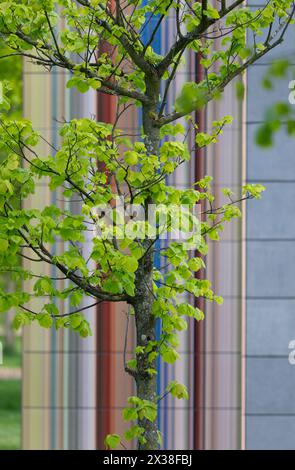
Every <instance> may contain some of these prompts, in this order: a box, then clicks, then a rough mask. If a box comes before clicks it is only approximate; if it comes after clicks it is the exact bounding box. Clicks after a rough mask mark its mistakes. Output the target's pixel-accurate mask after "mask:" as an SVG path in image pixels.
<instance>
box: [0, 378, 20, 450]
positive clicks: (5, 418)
mask: <svg viewBox="0 0 295 470" xmlns="http://www.w3.org/2000/svg"><path fill="white" fill-rule="evenodd" d="M20 448H21V381H20V380H0V450H17V449H20Z"/></svg>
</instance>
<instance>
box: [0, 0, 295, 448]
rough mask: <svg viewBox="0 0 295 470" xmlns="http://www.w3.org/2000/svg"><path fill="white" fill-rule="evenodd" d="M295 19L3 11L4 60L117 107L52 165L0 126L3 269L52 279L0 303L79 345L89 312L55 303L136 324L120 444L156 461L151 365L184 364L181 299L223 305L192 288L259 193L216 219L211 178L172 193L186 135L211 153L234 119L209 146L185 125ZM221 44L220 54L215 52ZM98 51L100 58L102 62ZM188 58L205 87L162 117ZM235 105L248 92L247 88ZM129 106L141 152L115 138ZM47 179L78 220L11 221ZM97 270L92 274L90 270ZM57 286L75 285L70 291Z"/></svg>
mask: <svg viewBox="0 0 295 470" xmlns="http://www.w3.org/2000/svg"><path fill="white" fill-rule="evenodd" d="M294 10H295V6H294V2H293V1H291V0H269V1H267V2H266V4H265V6H264V7H261V8H255V9H254V8H252V9H251V8H249V7H245V6H244V2H243V1H242V0H236V1H229V0H221V1H220V0H217V1H216V2H214V3H213V2H209V1H207V0H202V1H201V2H199V1H197V2H195V3H194V2H188V1H186V0H174V1H173V0H163V1H159V0H151V1H148V2H146V3H145V4H143V3H142V2H141V0H124V1H121V0H115V1H114V2H109V1H106V0H46V1H45V0H21V1H19V0H15V1H13V0H6V1H1V2H0V34H1V36H2V38H3V39H4V41H5V43H6V45H7V46H8V47H9V49H10V52H9V55H12V56H13V55H17V56H18V55H21V56H23V57H25V58H27V59H28V60H30V61H34V62H35V63H36V64H38V65H40V66H43V67H45V68H47V69H49V70H51V69H52V68H61V69H65V70H67V71H69V72H70V73H71V78H70V80H69V81H68V83H67V86H68V87H76V88H77V89H78V90H79V91H80V92H81V93H84V92H86V91H87V90H88V89H89V88H94V89H95V90H97V92H98V93H106V94H110V95H113V96H115V97H117V101H118V112H117V117H116V119H115V122H114V123H113V124H108V123H104V122H95V121H94V120H91V119H74V120H72V121H70V122H64V123H62V125H61V127H60V136H61V144H60V146H59V148H56V147H55V146H54V145H53V144H51V143H50V147H51V150H52V155H50V156H44V155H41V154H40V153H39V152H38V150H37V144H38V142H39V141H40V139H42V136H41V135H39V134H38V133H37V132H35V131H34V130H33V128H32V125H31V123H30V122H29V121H28V120H25V119H23V120H9V119H8V118H7V117H5V116H2V118H1V130H0V145H1V148H2V150H4V151H5V152H6V159H5V161H4V163H2V165H1V168H0V173H1V182H0V256H1V264H2V266H3V267H4V269H5V270H6V271H7V272H11V273H16V274H17V275H18V276H19V277H20V278H21V279H28V278H30V279H34V278H35V276H36V275H35V274H34V272H31V271H28V270H26V269H25V267H23V268H19V267H18V266H19V263H18V260H19V257H24V258H29V259H30V260H35V261H36V263H37V262H40V261H41V262H43V263H46V264H48V265H52V266H54V267H55V268H56V269H57V270H59V271H60V277H58V278H55V279H51V278H50V277H48V276H45V275H42V276H38V277H36V282H35V284H34V292H33V293H28V292H23V291H21V292H14V293H5V292H1V297H0V303H1V310H2V311H5V310H7V309H9V308H11V307H12V306H13V307H16V308H17V309H18V313H17V315H16V317H15V320H14V324H15V327H20V326H22V325H26V324H28V323H30V322H32V321H38V322H39V324H40V326H41V327H45V328H51V327H55V328H57V329H59V328H70V329H71V330H74V331H76V332H78V333H79V334H80V335H81V336H83V337H86V336H87V335H89V334H91V330H90V326H89V324H88V322H87V321H86V320H85V318H84V317H83V312H82V311H83V308H77V309H76V310H73V311H71V312H68V313H60V312H59V310H58V309H57V307H56V305H55V301H56V299H67V298H68V297H70V299H71V304H72V305H73V306H76V307H79V303H80V301H81V299H82V297H83V296H85V295H86V296H88V297H90V298H92V299H94V304H98V303H100V302H104V301H108V302H119V301H125V302H127V303H128V305H129V306H130V310H129V311H130V315H131V314H133V315H134V316H135V323H136V337H137V344H136V348H135V352H134V354H135V356H134V359H133V360H131V361H129V362H127V363H126V365H125V369H126V372H127V373H129V374H130V375H131V376H132V377H133V378H134V380H135V382H136V386H137V395H136V396H135V397H130V399H129V400H128V401H129V406H128V407H127V408H125V410H124V411H123V418H124V419H125V420H127V421H131V422H133V424H132V425H131V427H130V429H129V430H128V431H127V432H126V435H125V438H126V439H127V440H128V439H133V438H137V439H138V448H139V449H156V448H157V447H158V445H159V432H158V429H157V422H156V417H157V403H158V401H159V400H160V399H161V396H158V395H157V388H156V379H155V376H156V359H157V357H158V356H159V355H160V356H161V357H162V360H164V361H166V362H168V363H174V362H175V361H176V360H177V359H178V357H179V355H178V353H177V351H176V347H177V344H178V343H177V332H179V331H181V330H184V329H185V328H186V327H187V323H186V321H185V319H184V318H185V317H193V318H195V319H196V320H201V319H202V318H203V313H202V312H201V311H200V310H199V309H198V308H196V307H195V306H194V305H193V304H192V303H190V302H189V301H184V300H183V296H181V294H186V293H187V294H189V295H190V296H192V297H195V298H199V297H202V298H205V299H207V300H208V301H216V302H221V301H222V299H221V298H219V297H217V296H215V295H214V293H213V292H212V290H211V287H210V282H209V281H207V280H204V279H199V278H197V277H196V276H195V273H196V272H197V271H199V270H200V269H202V268H203V267H205V264H204V260H203V257H202V256H203V255H205V254H206V252H207V245H206V239H207V237H210V238H211V239H213V240H218V238H219V232H220V231H221V230H222V229H223V225H224V223H225V222H227V221H229V220H231V219H232V218H233V217H239V216H240V211H239V208H238V207H237V205H236V203H238V202H240V201H241V200H242V199H247V198H252V197H254V198H259V197H260V194H261V192H262V191H263V189H264V188H263V187H262V186H261V185H254V186H251V185H246V186H245V187H244V188H243V189H242V193H241V195H240V196H238V197H237V198H236V199H237V200H234V199H233V196H232V193H231V191H230V190H229V189H227V188H225V189H224V194H225V195H226V196H227V197H228V198H229V200H228V203H227V204H224V205H222V206H221V207H216V206H215V204H214V196H213V195H212V193H211V190H210V178H209V177H205V178H204V179H202V180H201V181H198V182H196V184H195V189H192V188H189V189H185V190H177V189H175V188H174V187H172V186H169V184H168V183H167V176H168V175H171V174H172V173H173V172H174V171H175V170H176V168H178V167H179V166H180V165H182V164H183V163H184V162H185V161H187V160H189V159H190V149H189V148H188V144H187V139H186V137H187V131H188V128H190V129H191V130H193V132H195V142H196V146H199V147H204V146H207V145H209V144H211V143H214V142H216V140H217V138H218V135H219V134H221V133H222V129H223V127H224V126H225V125H227V124H230V122H231V118H230V117H229V116H225V117H223V118H221V119H220V120H219V121H215V122H213V123H212V129H211V132H210V133H209V134H206V133H204V132H201V130H199V129H198V123H196V122H194V118H193V116H194V113H195V111H196V110H200V109H201V108H203V107H205V106H206V104H207V103H209V102H210V101H211V100H214V99H218V98H219V96H220V95H221V94H222V92H223V90H224V88H225V87H226V85H227V84H228V83H230V82H231V81H232V80H233V79H234V78H235V77H238V76H239V75H241V74H242V73H243V72H244V71H245V70H246V69H247V67H249V66H250V65H251V64H253V63H254V62H256V61H257V60H258V59H260V58H261V57H263V56H264V55H265V54H267V53H268V52H269V51H270V50H272V49H273V48H274V47H276V46H277V45H278V44H280V43H281V42H282V41H283V38H284V35H285V33H286V30H287V28H288V26H289V25H290V24H291V23H292V22H293V16H294ZM59 16H60V17H62V18H63V19H64V25H65V26H64V27H63V28H62V29H58V28H57V24H58V19H59ZM168 17H169V21H173V22H174V27H175V39H174V42H173V43H171V44H170V46H169V49H168V50H167V51H166V52H165V53H164V55H159V54H157V53H156V52H155V51H154V50H153V44H154V39H155V36H156V34H157V32H158V31H159V30H160V28H161V27H162V25H163V24H164V23H165V21H167V20H168ZM153 19H154V21H153V22H151V20H153ZM149 23H150V25H149V31H150V36H149V37H148V38H146V32H145V40H143V34H142V33H143V31H144V30H145V28H146V25H147V24H149ZM151 25H154V26H153V27H152V28H151ZM247 36H248V39H247ZM217 39H219V40H220V48H219V49H218V50H215V46H216V40H217ZM101 42H103V43H104V44H105V45H106V47H105V49H104V50H107V51H108V52H103V53H99V52H98V51H99V48H98V45H99V44H100V43H101ZM187 50H190V51H191V52H192V53H195V54H197V56H198V60H200V63H201V64H202V66H203V68H204V78H203V79H202V80H200V81H199V82H198V83H195V82H187V83H185V85H184V86H183V88H182V90H181V92H180V95H179V96H178V97H177V98H176V99H175V102H174V108H173V110H172V111H171V113H169V112H168V111H167V98H168V96H169V93H170V89H171V84H172V83H173V80H174V79H175V76H176V74H177V71H178V70H179V68H180V67H181V64H182V63H183V60H184V54H185V52H186V51H187ZM5 56H7V54H5ZM238 91H239V94H241V92H242V91H243V90H242V89H241V84H240V85H239V88H238ZM131 105H136V106H138V107H139V108H141V111H142V135H141V138H140V139H139V140H138V141H135V142H134V140H133V141H131V140H130V139H129V138H126V136H124V135H123V134H122V132H120V129H119V128H118V121H119V118H120V117H122V114H123V113H124V112H125V110H126V109H127V108H128V107H129V106H131ZM1 106H2V108H4V111H5V109H7V108H8V106H9V103H8V99H7V98H5V94H4V100H3V102H2V105H1ZM183 117H187V128H186V129H184V127H183V126H182V125H181V124H180V123H177V122H176V121H177V120H179V119H180V118H183ZM164 138H165V139H164ZM43 177H47V178H48V179H49V181H50V183H49V184H50V189H51V190H52V191H54V190H56V188H63V195H64V197H65V198H67V199H69V200H71V198H72V197H74V198H75V199H77V198H78V199H79V200H80V201H81V207H82V209H81V214H79V215H75V214H72V213H70V212H69V211H66V210H62V209H59V208H58V207H56V206H49V207H44V209H43V210H37V209H24V208H22V209H20V208H15V206H14V204H13V198H14V195H15V194H17V195H18V196H20V197H21V198H22V200H25V199H26V198H27V197H28V196H29V195H30V194H33V193H34V191H35V183H36V181H37V180H38V179H39V178H43ZM114 201H116V202H117V203H118V205H119V206H120V209H122V210H118V211H117V212H116V213H115V217H114V223H113V225H112V226H110V225H109V224H107V223H106V216H107V215H108V216H109V215H110V211H109V208H108V205H109V204H114ZM201 202H202V203H203V204H202V207H203V209H202V222H200V223H198V218H197V216H196V214H195V213H193V212H191V211H190V210H189V207H188V205H189V206H194V205H195V204H200V203H201ZM204 203H205V204H204ZM134 205H137V206H138V205H140V206H141V208H142V210H143V217H141V219H139V218H138V217H137V216H136V215H135V214H134V209H133V207H134ZM152 205H156V206H157V213H158V214H159V217H158V218H157V217H156V221H157V223H156V224H154V223H152V221H151V219H150V218H149V213H150V211H149V210H150V208H151V206H152ZM108 211H109V212H108ZM124 211H125V212H129V215H130V214H131V217H129V220H128V224H127V225H125V227H124V226H123V225H122V224H121V222H122V217H124V215H122V213H124ZM136 211H138V208H136ZM107 212H108V213H107ZM137 215H138V214H137ZM162 217H164V218H165V222H164V223H161V220H162V219H161V218H162ZM175 220H180V230H181V231H182V232H184V233H185V234H186V238H185V240H184V239H177V238H175V239H173V240H172V241H171V240H170V242H169V243H168V244H166V246H165V249H160V250H159V255H160V256H162V257H163V259H164V260H165V263H164V264H165V270H164V271H163V272H162V271H161V270H158V269H156V267H155V253H156V249H157V245H156V241H157V240H158V239H159V238H160V237H161V235H162V233H163V230H164V229H165V230H167V232H168V233H170V234H171V236H172V232H173V229H174V227H173V222H174V221H175ZM192 227H197V228H198V229H199V230H196V231H194V230H192ZM94 228H95V231H94V236H93V238H92V242H91V243H92V246H91V255H90V258H89V259H85V258H84V257H83V253H82V249H81V248H82V247H83V243H84V242H85V233H87V232H88V231H89V229H94ZM173 233H174V232H173ZM60 240H62V241H65V242H67V247H70V248H66V249H65V250H64V252H63V253H61V254H58V255H56V254H54V253H53V251H52V244H53V243H55V242H57V241H60ZM93 261H94V262H95V263H96V268H95V269H93V268H92V267H91V266H90V262H93ZM64 279H67V280H68V283H69V285H68V286H67V287H66V288H63V284H62V283H63V281H64ZM53 281H55V284H54V283H53ZM59 282H60V283H61V284H59ZM42 295H47V296H48V298H49V301H48V303H47V304H45V305H44V307H43V309H42V311H41V312H35V311H33V310H32V309H31V308H30V305H29V304H28V302H29V301H30V299H31V298H32V297H34V296H35V297H38V296H42ZM92 305H93V302H92V303H91V306H92ZM157 319H160V320H161V335H160V337H157V336H156V332H155V323H156V320H157ZM163 393H171V394H172V395H173V396H175V397H176V398H187V390H186V388H185V387H184V386H183V385H181V384H179V383H177V382H172V383H170V385H169V386H168V389H167V390H166V391H163ZM120 442H121V437H120V436H118V435H116V434H114V435H109V436H107V437H106V445H107V446H108V447H115V446H117V445H119V443H120Z"/></svg>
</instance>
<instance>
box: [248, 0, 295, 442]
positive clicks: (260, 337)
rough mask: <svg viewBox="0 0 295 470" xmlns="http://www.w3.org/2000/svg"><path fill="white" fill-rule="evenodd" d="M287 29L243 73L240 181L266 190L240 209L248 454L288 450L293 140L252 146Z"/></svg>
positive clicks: (294, 276)
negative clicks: (266, 81) (243, 177)
mask: <svg viewBox="0 0 295 470" xmlns="http://www.w3.org/2000/svg"><path fill="white" fill-rule="evenodd" d="M250 3H252V4H253V5H254V4H257V3H258V2H255V3H254V2H253V1H252V2H250ZM291 28H292V31H290V33H289V34H288V35H287V38H286V40H285V42H284V44H283V45H282V46H280V47H279V48H278V49H277V50H275V51H273V52H272V55H271V57H268V58H266V59H264V60H263V61H262V62H261V63H259V64H258V65H255V66H252V67H251V69H250V70H249V72H248V103H247V126H246V127H247V179H248V181H249V182H254V183H256V182H261V183H262V184H264V185H265V186H266V188H267V190H266V192H265V193H264V195H263V198H262V200H261V201H250V202H249V203H248V205H247V242H246V244H247V255H246V257H247V320H246V329H247V331H246V336H247V349H246V448H248V449H295V399H294V395H295V366H291V365H290V364H289V361H288V355H289V349H288V345H289V342H290V341H291V340H293V339H295V152H294V149H295V139H294V138H293V139H290V138H289V137H287V136H286V134H285V132H284V131H282V132H280V133H279V134H278V135H277V136H276V140H275V144H274V146H273V147H272V148H271V149H267V150H263V149H260V148H258V147H257V146H256V145H255V144H254V135H255V131H256V129H257V128H258V126H259V124H261V122H263V120H264V119H265V111H266V109H267V108H268V107H269V106H270V105H271V104H272V103H273V102H276V101H284V102H288V94H289V90H288V83H289V80H291V79H292V78H293V77H292V74H290V77H288V78H287V79H284V80H281V81H279V82H278V83H277V85H276V86H275V88H274V89H273V90H272V91H265V90H263V89H262V87H261V86H260V82H261V79H262V77H263V75H264V73H265V72H266V71H267V68H268V65H269V63H270V61H271V59H272V58H273V57H287V56H289V57H290V58H291V59H292V61H293V63H294V58H295V40H294V39H295V28H294V25H293V26H292V27H291ZM292 52H293V57H292ZM292 72H294V71H292Z"/></svg>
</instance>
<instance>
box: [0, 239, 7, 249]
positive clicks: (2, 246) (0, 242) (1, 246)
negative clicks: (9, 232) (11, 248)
mask: <svg viewBox="0 0 295 470" xmlns="http://www.w3.org/2000/svg"><path fill="white" fill-rule="evenodd" d="M7 248H8V240H5V239H4V238H0V252H4V251H6V250H7Z"/></svg>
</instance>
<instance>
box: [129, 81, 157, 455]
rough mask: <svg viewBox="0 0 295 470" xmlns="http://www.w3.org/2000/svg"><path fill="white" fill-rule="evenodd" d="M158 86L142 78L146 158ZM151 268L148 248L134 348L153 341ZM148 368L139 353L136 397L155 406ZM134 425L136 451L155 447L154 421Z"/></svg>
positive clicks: (153, 145) (151, 150)
mask: <svg viewBox="0 0 295 470" xmlns="http://www.w3.org/2000/svg"><path fill="white" fill-rule="evenodd" d="M159 91H160V83H159V80H158V79H157V78H155V77H154V76H151V77H148V78H147V79H146V94H147V96H148V98H149V102H148V103H147V104H144V106H143V114H142V120H143V131H144V135H145V145H146V149H147V154H148V155H158V153H159V144H160V131H159V128H158V127H157V126H156V125H155V115H156V113H157V106H158V99H159ZM152 203H153V201H152V198H149V199H148V200H147V201H146V217H147V210H148V206H149V204H152ZM151 241H152V240H149V239H145V240H144V242H143V244H144V248H145V250H147V249H148V247H149V246H150V243H151ZM153 266H154V252H153V250H152V249H151V250H150V251H148V254H147V255H146V256H145V257H144V258H142V259H141V260H140V262H139V267H138V270H137V272H136V281H135V298H134V305H133V306H134V310H135V322H136V338H137V346H147V344H148V343H149V341H154V340H155V339H156V330H155V323H156V322H155V317H154V315H153V313H152V307H153V301H154V295H153ZM149 368H153V369H155V368H156V363H155V361H153V362H149V361H148V354H141V355H138V357H137V373H136V376H135V380H136V386H137V396H138V397H139V398H140V399H142V400H149V401H152V402H154V403H156V399H157V380H156V377H155V375H150V374H148V373H147V372H146V371H147V369H149ZM138 425H139V426H141V427H143V428H144V429H145V431H144V437H145V439H146V442H145V443H144V444H141V443H139V444H138V449H140V450H144V449H146V450H154V449H157V448H158V433H157V431H158V426H157V420H155V421H154V422H151V421H149V420H147V419H146V418H144V419H139V421H138Z"/></svg>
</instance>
